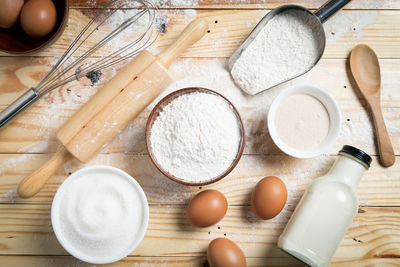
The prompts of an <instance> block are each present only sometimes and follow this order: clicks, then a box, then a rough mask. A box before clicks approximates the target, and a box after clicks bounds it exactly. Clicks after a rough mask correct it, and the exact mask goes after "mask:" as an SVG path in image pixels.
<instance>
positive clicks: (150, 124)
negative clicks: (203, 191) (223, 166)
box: [146, 87, 245, 186]
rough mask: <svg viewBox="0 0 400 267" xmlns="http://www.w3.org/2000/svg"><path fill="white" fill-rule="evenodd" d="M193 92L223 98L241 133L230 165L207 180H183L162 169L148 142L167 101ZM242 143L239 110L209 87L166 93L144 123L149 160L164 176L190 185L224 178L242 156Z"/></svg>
mask: <svg viewBox="0 0 400 267" xmlns="http://www.w3.org/2000/svg"><path fill="white" fill-rule="evenodd" d="M194 92H202V93H207V94H213V95H217V96H219V97H221V98H223V99H224V100H225V101H226V102H227V103H228V104H229V105H230V106H231V107H232V110H233V112H234V113H235V115H236V117H237V120H238V124H239V128H240V135H241V138H240V143H239V149H238V153H237V155H236V158H235V160H234V161H233V162H232V164H231V166H229V168H228V169H227V170H226V171H225V172H223V173H222V174H220V175H218V176H217V177H215V178H212V179H209V180H207V181H204V182H190V181H185V180H182V179H180V178H178V177H176V176H174V175H172V174H170V173H169V172H168V171H166V170H164V169H163V167H162V166H161V165H160V164H159V163H158V162H157V159H156V158H155V156H154V154H153V151H152V148H151V143H150V136H151V128H152V127H153V124H154V122H155V120H156V119H157V117H158V116H159V114H160V113H161V112H162V111H163V109H164V108H165V107H166V106H167V105H168V104H169V103H171V102H172V101H173V100H174V99H176V98H178V97H180V96H182V95H184V94H190V93H194ZM244 145H245V131H244V127H243V122H242V119H241V118H240V115H239V112H238V111H237V109H236V108H235V106H234V105H233V104H232V103H231V102H230V101H229V100H228V99H226V98H225V97H224V96H223V95H221V94H219V93H217V92H215V91H212V90H210V89H206V88H200V87H190V88H184V89H180V90H178V91H175V92H172V93H170V94H169V95H167V96H166V97H164V98H163V99H161V100H160V102H158V103H157V105H156V106H155V107H154V108H153V110H152V111H151V113H150V116H149V118H148V120H147V123H146V148H147V152H148V153H149V156H150V158H151V161H152V162H153V164H154V165H155V166H156V167H157V169H158V170H159V171H160V172H161V173H163V174H164V175H165V176H167V177H168V178H169V179H171V180H172V181H175V182H177V183H180V184H184V185H192V186H202V185H208V184H212V183H215V182H217V181H219V180H221V179H222V178H224V177H225V176H226V175H228V174H229V173H230V172H231V171H232V170H233V169H234V168H235V167H236V165H237V164H238V162H239V160H240V158H241V157H242V154H243V150H244Z"/></svg>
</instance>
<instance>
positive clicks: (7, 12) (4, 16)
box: [0, 0, 24, 28]
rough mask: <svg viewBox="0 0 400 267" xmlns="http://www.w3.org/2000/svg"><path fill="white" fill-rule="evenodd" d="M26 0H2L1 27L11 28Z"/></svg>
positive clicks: (0, 9) (0, 4) (0, 11)
mask: <svg viewBox="0 0 400 267" xmlns="http://www.w3.org/2000/svg"><path fill="white" fill-rule="evenodd" d="M23 5H24V0H0V28H11V27H12V26H13V25H14V24H15V23H16V22H17V20H18V17H19V13H20V12H21V8H22V6H23Z"/></svg>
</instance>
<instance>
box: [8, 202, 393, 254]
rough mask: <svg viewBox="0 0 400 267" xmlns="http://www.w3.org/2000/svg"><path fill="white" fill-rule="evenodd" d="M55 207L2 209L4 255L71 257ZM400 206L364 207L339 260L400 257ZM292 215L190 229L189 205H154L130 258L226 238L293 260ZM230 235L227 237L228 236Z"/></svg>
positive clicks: (236, 217) (246, 210)
mask: <svg viewBox="0 0 400 267" xmlns="http://www.w3.org/2000/svg"><path fill="white" fill-rule="evenodd" d="M50 207H51V206H50V205H5V204H4V205H0V211H1V212H0V225H1V226H2V231H1V232H0V245H1V248H2V249H1V250H0V254H3V255H16V254H24V255H68V254H67V253H66V251H64V249H63V248H62V247H61V246H60V244H59V243H58V241H57V239H56V238H55V236H54V233H53V231H52V228H51V223H50ZM399 211H400V207H391V208H389V207H387V208H373V207H368V208H363V210H362V211H361V212H360V213H358V215H357V216H356V218H355V219H354V221H353V223H352V225H351V227H350V228H349V230H348V231H347V233H346V235H345V237H344V239H343V240H342V242H341V244H340V246H339V248H338V249H337V251H336V253H335V257H336V258H338V259H339V258H343V259H349V258H352V259H354V258H358V259H361V258H364V259H367V258H398V257H399V256H400V247H399V245H398V243H399V242H398V241H399V238H400V212H399ZM290 215H291V211H289V210H287V211H284V212H283V213H281V214H280V215H279V216H277V217H276V218H274V219H272V220H268V221H260V220H257V219H256V218H255V217H254V215H252V213H251V211H250V207H249V206H230V207H229V209H228V212H227V214H226V216H225V217H224V219H223V220H222V221H221V222H220V223H218V224H217V225H214V226H210V227H208V228H201V229H199V228H195V227H192V226H190V225H189V224H188V222H187V221H186V216H185V207H184V206H167V205H163V206H150V221H149V227H148V230H147V233H146V236H145V238H144V240H143V242H142V243H141V244H140V245H139V247H138V248H137V249H136V250H135V251H134V252H132V253H131V255H135V256H201V255H204V254H205V251H206V247H207V245H208V243H209V242H210V241H211V240H212V239H214V238H216V237H221V236H226V237H228V238H230V239H232V240H234V241H235V242H237V243H238V245H239V246H240V247H241V248H242V249H243V251H244V253H245V255H246V256H247V257H262V258H265V257H290V256H288V255H286V254H285V253H283V252H282V251H281V250H280V249H279V248H278V247H277V246H276V242H277V238H278V236H279V234H280V233H281V232H282V230H283V228H284V226H285V225H286V222H287V220H288V219H289V217H290ZM225 234H226V235H225Z"/></svg>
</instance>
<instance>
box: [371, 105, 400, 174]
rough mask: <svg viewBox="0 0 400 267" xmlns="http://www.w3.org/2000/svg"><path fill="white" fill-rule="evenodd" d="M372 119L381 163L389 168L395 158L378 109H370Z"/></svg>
mask: <svg viewBox="0 0 400 267" xmlns="http://www.w3.org/2000/svg"><path fill="white" fill-rule="evenodd" d="M371 112H372V117H373V119H374V125H375V132H376V139H377V142H378V150H379V155H380V159H381V163H382V165H383V166H385V167H390V166H392V165H393V164H394V162H395V160H396V159H395V156H394V151H393V146H392V143H391V142H390V137H389V133H388V131H387V129H386V125H385V121H384V119H383V115H382V111H381V108H380V107H371Z"/></svg>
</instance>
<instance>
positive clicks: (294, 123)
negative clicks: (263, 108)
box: [275, 94, 330, 150]
mask: <svg viewBox="0 0 400 267" xmlns="http://www.w3.org/2000/svg"><path fill="white" fill-rule="evenodd" d="M275 126H276V130H277V133H278V136H279V137H280V139H281V140H282V141H283V142H284V143H286V144H287V145H288V146H290V147H292V148H295V149H302V150H309V149H313V148H315V147H317V146H319V145H320V144H321V143H322V142H324V140H325V138H326V137H327V135H328V133H329V127H330V119H329V114H328V111H327V110H326V108H325V106H324V105H323V104H322V103H321V102H320V101H319V100H318V99H316V98H315V97H313V96H311V95H308V94H293V95H290V96H288V97H287V98H286V99H284V100H283V101H282V103H281V104H280V105H279V106H278V108H277V111H276V117H275Z"/></svg>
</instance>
